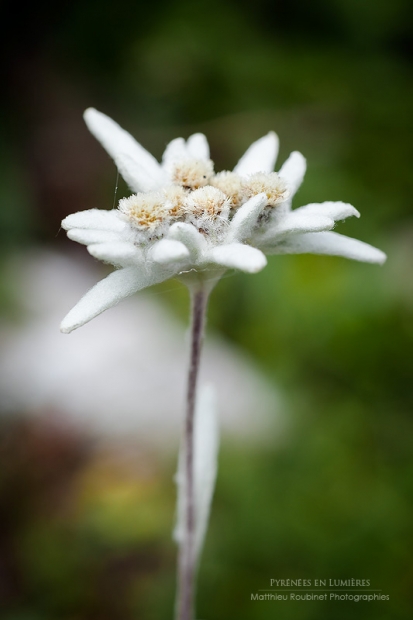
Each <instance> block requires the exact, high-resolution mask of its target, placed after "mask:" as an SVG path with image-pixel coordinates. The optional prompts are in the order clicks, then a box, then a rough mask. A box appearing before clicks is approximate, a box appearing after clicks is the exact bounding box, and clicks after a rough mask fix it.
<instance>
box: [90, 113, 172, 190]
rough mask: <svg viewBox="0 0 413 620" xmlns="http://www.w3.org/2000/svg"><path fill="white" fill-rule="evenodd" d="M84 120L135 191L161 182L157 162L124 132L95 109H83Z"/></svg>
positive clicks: (160, 172) (161, 176)
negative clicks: (84, 110)
mask: <svg viewBox="0 0 413 620" xmlns="http://www.w3.org/2000/svg"><path fill="white" fill-rule="evenodd" d="M84 119H85V121H86V125H87V126H88V128H89V130H90V131H91V133H92V134H93V135H94V136H95V138H97V139H98V140H99V142H100V143H101V144H102V146H103V147H104V148H105V149H106V151H107V152H108V153H109V155H110V156H111V157H112V159H113V160H114V161H115V164H116V165H117V167H118V169H119V172H120V174H121V175H122V176H123V178H124V179H125V181H126V183H127V184H128V185H129V187H130V188H131V189H132V190H133V191H134V192H141V191H144V192H146V191H150V190H152V189H155V188H157V187H159V186H160V185H162V179H163V174H162V169H161V167H160V165H159V164H158V162H157V161H156V159H155V158H154V157H153V155H151V154H150V153H148V151H147V150H146V149H144V148H143V146H141V145H140V144H139V143H138V142H136V140H135V139H134V138H133V137H132V136H131V135H130V134H129V133H128V132H127V131H125V130H124V129H122V128H121V127H120V126H119V125H118V124H117V123H115V121H113V120H112V119H111V118H109V117H108V116H106V114H102V113H101V112H98V111H97V110H95V109H94V108H89V109H88V110H86V112H85V113H84Z"/></svg>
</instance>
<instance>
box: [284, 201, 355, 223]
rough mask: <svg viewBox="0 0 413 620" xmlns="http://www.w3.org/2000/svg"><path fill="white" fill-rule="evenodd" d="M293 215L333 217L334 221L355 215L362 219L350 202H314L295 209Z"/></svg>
mask: <svg viewBox="0 0 413 620" xmlns="http://www.w3.org/2000/svg"><path fill="white" fill-rule="evenodd" d="M293 213H297V214H298V213H303V214H306V215H325V216H327V217H331V218H332V219H333V220H335V221H338V220H344V219H346V217H351V216H352V215H355V216H356V217H360V213H359V212H358V211H357V209H355V208H354V207H353V206H352V205H350V204H349V203H348V202H341V201H337V202H331V201H326V202H318V203H317V202H314V203H311V204H308V205H305V206H304V207H300V208H299V209H295V210H294V211H293Z"/></svg>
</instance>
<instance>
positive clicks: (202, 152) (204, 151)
mask: <svg viewBox="0 0 413 620" xmlns="http://www.w3.org/2000/svg"><path fill="white" fill-rule="evenodd" d="M186 144H187V149H188V153H189V155H190V156H191V157H193V158H194V159H207V160H208V159H209V145H208V140H207V139H206V137H205V136H204V134H203V133H194V134H193V135H192V136H189V138H188V140H187V143H186Z"/></svg>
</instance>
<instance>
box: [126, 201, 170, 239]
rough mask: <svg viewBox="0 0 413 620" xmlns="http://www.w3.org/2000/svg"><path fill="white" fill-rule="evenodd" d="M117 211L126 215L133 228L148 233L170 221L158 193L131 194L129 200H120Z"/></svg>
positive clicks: (163, 202)
mask: <svg viewBox="0 0 413 620" xmlns="http://www.w3.org/2000/svg"><path fill="white" fill-rule="evenodd" d="M119 211H120V212H121V213H123V214H124V215H126V217H127V218H128V219H129V220H130V221H131V223H132V224H133V226H135V228H137V229H138V230H141V231H149V232H150V233H153V232H155V231H156V229H157V228H159V226H161V225H162V224H164V223H165V222H167V221H168V220H169V219H170V215H169V210H168V209H167V208H166V205H165V198H164V196H163V195H162V193H160V192H159V193H158V192H150V193H146V194H145V193H139V194H132V196H129V198H122V200H120V201H119Z"/></svg>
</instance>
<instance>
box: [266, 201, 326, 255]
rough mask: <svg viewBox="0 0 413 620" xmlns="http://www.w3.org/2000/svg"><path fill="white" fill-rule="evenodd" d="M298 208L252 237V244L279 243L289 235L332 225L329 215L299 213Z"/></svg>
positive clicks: (322, 228)
mask: <svg viewBox="0 0 413 620" xmlns="http://www.w3.org/2000/svg"><path fill="white" fill-rule="evenodd" d="M299 211H300V209H297V210H296V211H290V212H288V213H287V214H286V215H285V216H284V217H283V218H282V219H281V220H280V221H279V222H276V223H274V225H273V226H272V227H271V228H268V229H267V230H265V231H264V232H263V233H262V234H260V235H256V236H255V237H254V244H256V245H257V246H259V247H260V248H263V247H265V248H266V247H267V246H272V245H274V244H275V243H279V242H280V241H281V240H282V239H284V238H285V237H287V236H289V235H295V234H297V233H306V232H322V231H324V230H331V228H333V227H334V220H333V219H332V218H331V217H328V216H325V215H318V214H314V215H313V214H311V213H310V214H308V213H305V212H304V213H300V212H299Z"/></svg>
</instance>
